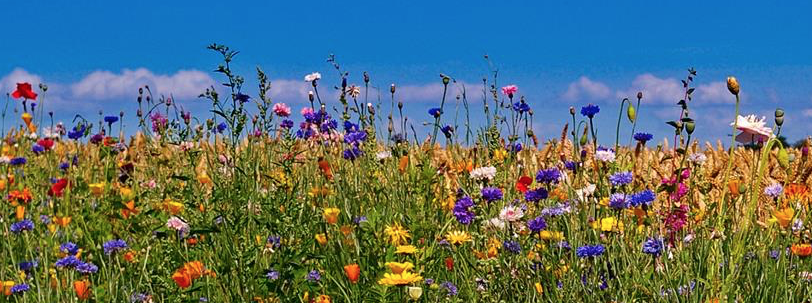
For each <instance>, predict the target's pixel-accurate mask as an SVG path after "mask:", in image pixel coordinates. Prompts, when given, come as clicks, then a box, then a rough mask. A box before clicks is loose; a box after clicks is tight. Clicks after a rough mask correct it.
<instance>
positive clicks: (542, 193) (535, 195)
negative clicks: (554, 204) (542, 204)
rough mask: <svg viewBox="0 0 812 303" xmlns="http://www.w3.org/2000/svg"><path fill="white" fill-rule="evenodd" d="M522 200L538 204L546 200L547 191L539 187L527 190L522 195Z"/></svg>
mask: <svg viewBox="0 0 812 303" xmlns="http://www.w3.org/2000/svg"><path fill="white" fill-rule="evenodd" d="M524 199H525V200H526V201H527V202H538V201H541V200H543V199H547V190H546V189H544V188H541V187H539V188H536V189H531V190H528V191H526V192H525V193H524Z"/></svg>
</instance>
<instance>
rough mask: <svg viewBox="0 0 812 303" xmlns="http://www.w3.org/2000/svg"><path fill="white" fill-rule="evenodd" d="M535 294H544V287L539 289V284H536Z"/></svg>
mask: <svg viewBox="0 0 812 303" xmlns="http://www.w3.org/2000/svg"><path fill="white" fill-rule="evenodd" d="M536 292H537V293H539V294H541V293H543V292H544V287H541V283H539V282H536Z"/></svg>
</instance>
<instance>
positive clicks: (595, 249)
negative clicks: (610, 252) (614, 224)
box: [575, 244, 606, 258]
mask: <svg viewBox="0 0 812 303" xmlns="http://www.w3.org/2000/svg"><path fill="white" fill-rule="evenodd" d="M604 251H606V249H605V248H604V247H603V245H601V244H598V245H584V246H581V247H578V249H576V250H575V254H576V255H578V257H579V258H592V257H597V256H600V255H602V254H603V252H604Z"/></svg>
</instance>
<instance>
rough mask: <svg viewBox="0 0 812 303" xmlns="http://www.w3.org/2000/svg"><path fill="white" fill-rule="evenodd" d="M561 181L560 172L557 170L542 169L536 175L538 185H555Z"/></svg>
mask: <svg viewBox="0 0 812 303" xmlns="http://www.w3.org/2000/svg"><path fill="white" fill-rule="evenodd" d="M559 179H561V172H560V171H559V170H558V168H555V167H553V168H549V169H542V170H540V171H539V172H538V173H536V181H537V182H539V183H548V184H556V183H558V180H559Z"/></svg>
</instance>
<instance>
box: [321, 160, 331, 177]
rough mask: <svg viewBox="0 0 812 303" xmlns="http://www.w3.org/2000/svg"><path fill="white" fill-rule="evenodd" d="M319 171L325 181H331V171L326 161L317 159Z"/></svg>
mask: <svg viewBox="0 0 812 303" xmlns="http://www.w3.org/2000/svg"><path fill="white" fill-rule="evenodd" d="M319 169H321V172H322V173H323V174H324V177H325V178H327V180H333V171H332V170H331V169H330V163H329V162H327V160H324V159H319Z"/></svg>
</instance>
